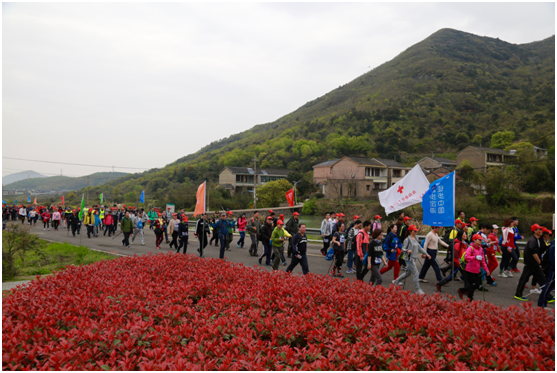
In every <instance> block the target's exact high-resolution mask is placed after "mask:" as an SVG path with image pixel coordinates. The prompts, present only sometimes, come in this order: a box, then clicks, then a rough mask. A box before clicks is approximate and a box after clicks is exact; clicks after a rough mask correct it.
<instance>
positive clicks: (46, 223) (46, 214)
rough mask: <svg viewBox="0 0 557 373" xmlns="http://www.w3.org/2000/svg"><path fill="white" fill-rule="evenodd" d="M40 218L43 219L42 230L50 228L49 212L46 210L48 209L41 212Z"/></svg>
mask: <svg viewBox="0 0 557 373" xmlns="http://www.w3.org/2000/svg"><path fill="white" fill-rule="evenodd" d="M41 218H42V219H43V231H44V230H45V229H46V230H47V231H49V230H50V212H48V210H45V211H44V212H43V213H42V214H41Z"/></svg>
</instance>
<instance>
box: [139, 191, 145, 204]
mask: <svg viewBox="0 0 557 373" xmlns="http://www.w3.org/2000/svg"><path fill="white" fill-rule="evenodd" d="M139 202H141V203H145V191H142V192H141V195H140V196H139Z"/></svg>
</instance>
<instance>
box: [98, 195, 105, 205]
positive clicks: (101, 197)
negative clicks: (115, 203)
mask: <svg viewBox="0 0 557 373" xmlns="http://www.w3.org/2000/svg"><path fill="white" fill-rule="evenodd" d="M103 194H104V193H101V195H100V196H99V197H100V199H101V203H103Z"/></svg>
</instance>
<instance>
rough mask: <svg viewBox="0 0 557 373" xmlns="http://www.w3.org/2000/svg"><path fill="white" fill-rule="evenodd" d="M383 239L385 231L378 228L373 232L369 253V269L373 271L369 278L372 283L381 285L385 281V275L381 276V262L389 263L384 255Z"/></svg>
mask: <svg viewBox="0 0 557 373" xmlns="http://www.w3.org/2000/svg"><path fill="white" fill-rule="evenodd" d="M382 239H383V232H382V231H381V228H377V229H375V230H374V231H373V232H372V233H371V245H369V252H368V255H367V269H368V270H370V271H371V278H370V279H369V283H370V285H381V284H382V283H383V277H382V276H381V272H380V271H379V267H380V266H381V262H383V263H384V264H385V265H387V262H386V260H385V258H384V257H383V245H382V244H381V240H382Z"/></svg>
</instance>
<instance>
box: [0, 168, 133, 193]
mask: <svg viewBox="0 0 557 373" xmlns="http://www.w3.org/2000/svg"><path fill="white" fill-rule="evenodd" d="M125 175H127V173H125V172H96V173H94V174H91V175H88V176H81V177H68V176H51V177H43V178H34V179H24V180H20V181H17V182H15V183H11V184H8V185H4V186H3V188H4V189H18V190H31V189H35V190H45V191H51V190H54V191H61V190H78V189H81V188H84V187H87V177H89V185H90V186H96V185H101V184H104V183H106V182H107V181H109V180H115V179H118V178H120V177H122V176H125Z"/></svg>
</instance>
